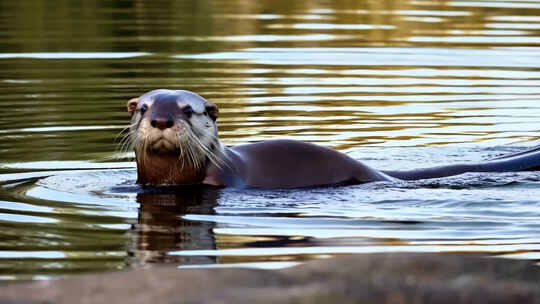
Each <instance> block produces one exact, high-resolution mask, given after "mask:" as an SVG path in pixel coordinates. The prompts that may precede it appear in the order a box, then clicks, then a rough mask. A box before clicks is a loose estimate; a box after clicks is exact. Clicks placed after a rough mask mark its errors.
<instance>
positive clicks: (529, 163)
mask: <svg viewBox="0 0 540 304" xmlns="http://www.w3.org/2000/svg"><path fill="white" fill-rule="evenodd" d="M518 171H540V147H536V148H533V149H530V150H527V151H524V152H519V153H515V154H510V155H506V156H502V157H497V158H494V159H491V160H488V161H486V162H483V163H472V164H456V165H446V166H439V167H432V168H424V169H415V170H403V171H382V172H383V173H385V174H387V175H390V176H392V177H395V178H398V179H402V180H418V179H428V178H438V177H446V176H454V175H459V174H463V173H468V172H518Z"/></svg>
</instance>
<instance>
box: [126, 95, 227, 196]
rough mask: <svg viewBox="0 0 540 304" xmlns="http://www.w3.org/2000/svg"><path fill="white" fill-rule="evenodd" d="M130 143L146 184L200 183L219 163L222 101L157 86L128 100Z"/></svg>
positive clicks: (140, 178)
mask: <svg viewBox="0 0 540 304" xmlns="http://www.w3.org/2000/svg"><path fill="white" fill-rule="evenodd" d="M127 110H128V112H129V113H131V127H130V135H129V142H130V143H131V146H132V147H133V149H134V150H135V157H136V160H137V174H138V176H137V182H138V183H140V184H143V185H181V184H195V183H200V182H201V181H202V180H203V179H204V176H205V170H206V167H207V166H208V164H209V162H214V163H215V162H216V160H217V159H218V157H217V156H216V153H219V149H220V147H221V144H220V142H219V140H218V137H217V126H216V119H217V115H218V109H217V106H216V105H215V104H213V103H211V102H208V101H207V100H205V99H204V98H202V97H201V96H199V95H197V94H195V93H192V92H189V91H181V90H175V91H173V90H163V89H162V90H154V91H150V92H148V93H146V94H144V95H142V96H141V97H139V98H133V99H131V100H130V101H128V104H127Z"/></svg>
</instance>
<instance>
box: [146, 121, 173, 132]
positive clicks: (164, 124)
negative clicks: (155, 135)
mask: <svg viewBox="0 0 540 304" xmlns="http://www.w3.org/2000/svg"><path fill="white" fill-rule="evenodd" d="M150 124H151V125H152V127H154V128H158V129H160V130H165V129H168V128H170V127H172V126H173V125H174V121H172V120H170V119H159V118H158V119H152V121H150Z"/></svg>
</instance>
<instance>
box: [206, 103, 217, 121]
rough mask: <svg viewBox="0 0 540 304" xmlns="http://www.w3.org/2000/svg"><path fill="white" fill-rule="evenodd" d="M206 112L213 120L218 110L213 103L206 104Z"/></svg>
mask: <svg viewBox="0 0 540 304" xmlns="http://www.w3.org/2000/svg"><path fill="white" fill-rule="evenodd" d="M206 112H208V115H209V116H210V118H212V120H213V121H216V119H217V118H218V112H219V110H218V108H217V106H216V105H215V104H209V105H206Z"/></svg>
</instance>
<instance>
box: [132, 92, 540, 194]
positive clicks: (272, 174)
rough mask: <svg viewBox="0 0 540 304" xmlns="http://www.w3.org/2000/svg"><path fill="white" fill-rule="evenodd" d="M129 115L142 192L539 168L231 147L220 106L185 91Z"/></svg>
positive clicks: (261, 145) (300, 148)
mask: <svg viewBox="0 0 540 304" xmlns="http://www.w3.org/2000/svg"><path fill="white" fill-rule="evenodd" d="M127 110H128V112H129V113H130V114H131V125H130V126H129V134H128V136H127V142H128V143H129V145H128V146H129V147H130V149H133V150H134V151H135V158H136V162H137V183H138V184H141V185H143V186H161V185H192V184H206V185H213V186H218V187H254V188H302V187H318V186H331V185H345V184H347V185H351V184H362V183H368V182H377V181H396V180H418V179H427V178H438V177H446V176H452V175H459V174H463V173H467V172H508V171H526V170H538V169H540V152H539V151H538V149H533V150H531V151H528V152H521V153H518V154H514V155H509V156H508V157H502V158H498V159H494V160H491V161H486V162H483V163H474V164H457V165H446V166H438V167H432V168H425V169H416V170H402V171H391V170H388V171H379V170H376V169H374V168H371V167H369V166H367V165H366V164H364V163H362V162H361V161H358V160H355V159H353V158H351V157H349V156H348V155H346V154H344V153H342V152H338V151H335V150H332V149H330V148H326V147H322V146H318V145H315V144H311V143H306V142H302V141H295V140H284V139H276V140H266V141H262V142H257V143H250V144H243V145H237V146H232V147H227V146H225V145H223V144H222V143H221V141H220V140H219V138H218V128H217V118H218V113H219V111H218V107H217V106H216V105H215V104H214V103H212V102H209V101H207V100H206V99H204V98H203V97H201V96H199V95H198V94H196V93H193V92H190V91H185V90H167V89H158V90H153V91H150V92H148V93H146V94H143V95H142V96H140V97H138V98H133V99H131V100H129V101H128V103H127Z"/></svg>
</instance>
